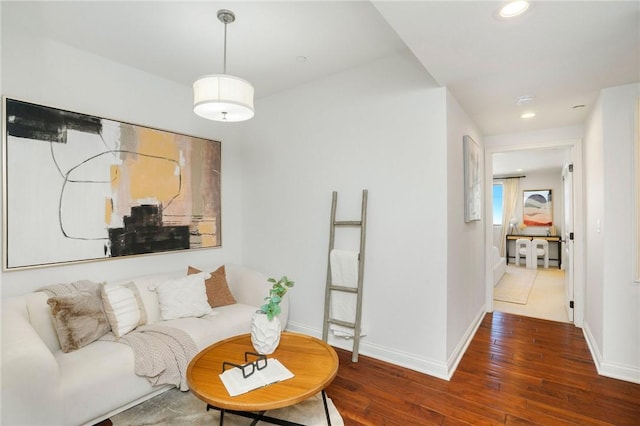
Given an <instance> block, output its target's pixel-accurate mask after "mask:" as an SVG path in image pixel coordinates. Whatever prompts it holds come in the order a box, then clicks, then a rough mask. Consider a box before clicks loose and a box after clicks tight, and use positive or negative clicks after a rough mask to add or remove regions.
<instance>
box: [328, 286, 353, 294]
mask: <svg viewBox="0 0 640 426" xmlns="http://www.w3.org/2000/svg"><path fill="white" fill-rule="evenodd" d="M329 289H330V290H336V291H344V292H347V293H357V292H358V287H345V286H343V285H332V286H329Z"/></svg>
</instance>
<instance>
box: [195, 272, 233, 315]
mask: <svg viewBox="0 0 640 426" xmlns="http://www.w3.org/2000/svg"><path fill="white" fill-rule="evenodd" d="M200 272H202V271H200V270H199V269H196V268H194V267H193V266H189V269H188V270H187V274H188V275H191V274H197V273H200ZM204 285H205V288H206V290H207V300H208V301H209V305H210V306H211V307H212V308H216V307H218V306H227V305H233V304H234V303H237V302H236V299H235V298H234V297H233V294H231V290H229V284H228V283H227V276H226V273H225V269H224V265H222V266H221V267H219V268H218V269H216V270H215V271H214V272H212V273H211V277H209V278H207V279H206V280H205V282H204Z"/></svg>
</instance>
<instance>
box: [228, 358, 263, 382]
mask: <svg viewBox="0 0 640 426" xmlns="http://www.w3.org/2000/svg"><path fill="white" fill-rule="evenodd" d="M249 358H254V359H253V360H252V361H249ZM244 360H245V364H242V365H240V364H234V363H232V362H227V361H224V362H223V363H222V372H223V373H224V372H225V371H226V369H227V367H235V368H239V369H240V371H242V377H243V378H245V379H246V378H247V377H250V376H251V375H252V374H253V373H255V371H256V370H262V369H263V368H265V367H266V366H267V356H266V355H261V354H257V353H255V352H245V353H244Z"/></svg>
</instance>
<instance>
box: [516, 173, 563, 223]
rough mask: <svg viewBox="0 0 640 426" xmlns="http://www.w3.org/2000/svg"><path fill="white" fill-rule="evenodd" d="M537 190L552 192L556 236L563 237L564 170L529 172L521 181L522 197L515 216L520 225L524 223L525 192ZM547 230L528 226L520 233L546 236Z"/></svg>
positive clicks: (518, 202)
mask: <svg viewBox="0 0 640 426" xmlns="http://www.w3.org/2000/svg"><path fill="white" fill-rule="evenodd" d="M537 189H550V190H551V197H552V208H553V225H554V226H555V228H556V235H563V228H564V227H563V223H562V222H563V206H564V198H563V194H562V170H559V169H558V170H546V171H536V172H528V173H527V174H526V177H524V178H522V179H520V195H519V196H518V200H517V202H516V211H515V216H516V217H517V218H518V219H519V221H520V223H522V217H523V216H522V205H523V203H524V196H523V195H524V194H523V191H531V190H537ZM547 228H548V227H546V226H528V227H526V228H525V229H523V230H522V231H521V232H520V233H521V234H523V235H546V233H547Z"/></svg>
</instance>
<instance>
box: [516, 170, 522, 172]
mask: <svg viewBox="0 0 640 426" xmlns="http://www.w3.org/2000/svg"><path fill="white" fill-rule="evenodd" d="M522 171H524V169H516V172H522Z"/></svg>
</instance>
